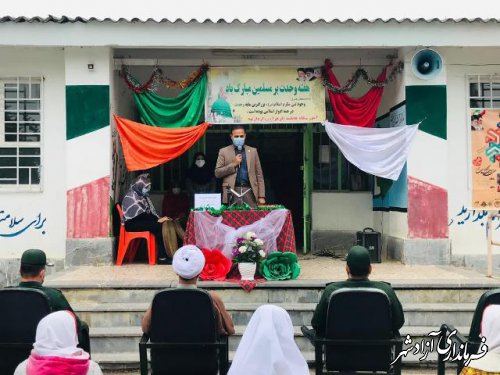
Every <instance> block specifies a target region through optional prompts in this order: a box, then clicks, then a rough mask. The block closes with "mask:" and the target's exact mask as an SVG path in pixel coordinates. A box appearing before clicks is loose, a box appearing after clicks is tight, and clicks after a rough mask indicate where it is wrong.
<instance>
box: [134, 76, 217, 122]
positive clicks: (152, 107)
mask: <svg viewBox="0 0 500 375" xmlns="http://www.w3.org/2000/svg"><path fill="white" fill-rule="evenodd" d="M206 91H207V74H206V73H204V74H203V75H202V76H201V77H200V79H198V81H196V82H195V83H194V84H192V85H191V86H189V87H186V88H185V89H184V90H182V91H181V93H180V94H179V95H178V96H177V97H175V98H164V97H162V96H160V95H158V94H155V93H153V92H151V91H149V90H146V91H144V92H143V93H142V94H137V93H134V99H135V102H136V104H137V109H138V110H139V116H140V118H141V122H142V123H144V124H148V125H152V126H159V127H162V128H180V127H184V126H192V125H196V124H198V122H199V121H200V117H201V114H202V113H203V108H204V107H205V95H206Z"/></svg>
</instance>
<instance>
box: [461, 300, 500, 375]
mask: <svg viewBox="0 0 500 375" xmlns="http://www.w3.org/2000/svg"><path fill="white" fill-rule="evenodd" d="M481 336H483V337H486V345H487V346H488V352H487V353H486V355H485V356H484V357H482V358H479V359H476V360H474V361H471V363H470V364H469V366H467V367H464V368H463V370H462V372H461V373H460V375H497V374H500V305H489V306H488V307H486V309H484V313H483V319H482V321H481Z"/></svg>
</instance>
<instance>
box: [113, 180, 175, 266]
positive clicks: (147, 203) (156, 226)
mask: <svg viewBox="0 0 500 375" xmlns="http://www.w3.org/2000/svg"><path fill="white" fill-rule="evenodd" d="M150 190H151V180H150V178H149V174H147V173H144V174H141V175H139V176H138V177H137V178H136V180H135V181H134V182H133V183H132V184H131V185H130V188H129V189H128V192H127V194H126V195H125V197H124V198H123V201H122V211H123V222H124V224H125V229H126V230H127V232H145V231H148V232H151V233H153V234H154V235H155V238H156V244H157V249H158V251H157V253H158V254H157V257H158V263H159V264H170V260H169V259H168V258H167V252H166V250H165V245H164V243H163V235H162V225H163V223H164V222H165V221H167V220H169V218H168V217H165V216H164V217H159V216H158V214H157V213H156V211H155V207H154V205H153V202H151V198H149V192H150Z"/></svg>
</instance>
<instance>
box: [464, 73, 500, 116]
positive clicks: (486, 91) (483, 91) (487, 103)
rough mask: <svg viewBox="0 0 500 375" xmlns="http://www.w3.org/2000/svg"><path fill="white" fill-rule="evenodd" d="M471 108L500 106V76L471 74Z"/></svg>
mask: <svg viewBox="0 0 500 375" xmlns="http://www.w3.org/2000/svg"><path fill="white" fill-rule="evenodd" d="M469 108H500V76H498V75H473V76H469Z"/></svg>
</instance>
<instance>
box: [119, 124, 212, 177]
mask: <svg viewBox="0 0 500 375" xmlns="http://www.w3.org/2000/svg"><path fill="white" fill-rule="evenodd" d="M113 117H114V118H115V122H116V128H117V129H118V133H119V134H120V141H121V144H122V148H123V155H124V157H125V164H126V165H127V170H129V171H137V170H142V169H149V168H152V167H155V166H157V165H160V164H163V163H166V162H168V161H170V160H172V159H175V158H177V157H178V156H180V155H182V154H183V153H184V152H186V151H187V150H189V148H190V147H191V146H192V145H193V144H195V143H196V142H197V141H198V140H199V139H200V138H201V137H202V136H203V134H205V132H206V131H207V128H208V123H203V124H201V125H198V126H190V127H183V128H174V129H164V128H158V127H154V126H148V125H144V124H141V123H138V122H134V121H130V120H127V119H124V118H122V117H118V116H116V115H113Z"/></svg>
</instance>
